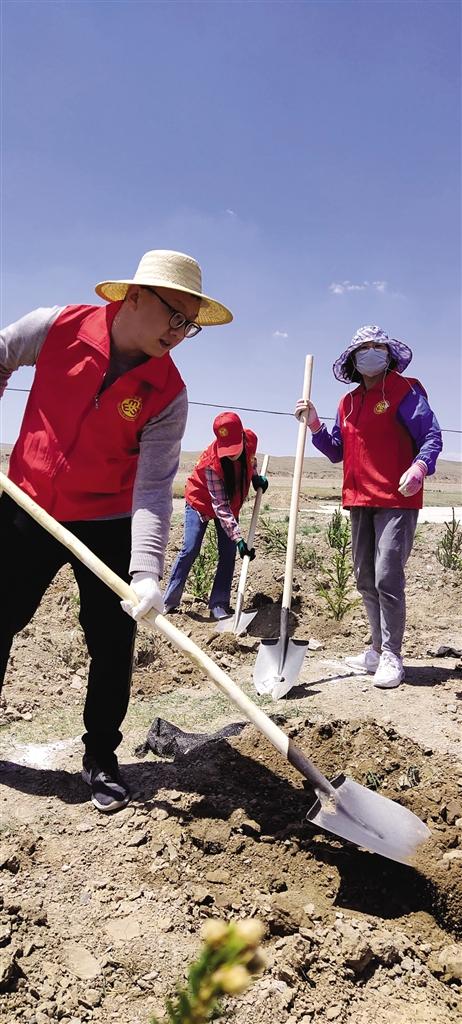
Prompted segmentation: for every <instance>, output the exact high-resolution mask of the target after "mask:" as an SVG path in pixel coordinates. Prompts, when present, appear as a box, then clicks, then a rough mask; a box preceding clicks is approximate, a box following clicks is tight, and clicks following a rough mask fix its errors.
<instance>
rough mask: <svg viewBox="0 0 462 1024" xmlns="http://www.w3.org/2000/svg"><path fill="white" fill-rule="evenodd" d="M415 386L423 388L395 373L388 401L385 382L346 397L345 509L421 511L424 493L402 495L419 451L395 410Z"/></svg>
mask: <svg viewBox="0 0 462 1024" xmlns="http://www.w3.org/2000/svg"><path fill="white" fill-rule="evenodd" d="M414 384H419V385H420V387H422V385H421V384H420V382H419V381H417V380H416V379H415V378H414V377H401V376H400V374H399V373H396V372H394V371H392V372H391V373H389V374H387V376H386V378H385V402H384V401H383V395H382V382H380V383H379V384H377V385H376V386H375V387H373V388H371V390H370V391H366V390H365V388H364V387H363V386H362V385H361V386H360V387H359V388H356V390H355V391H353V392H351V393H350V394H349V395H344V397H343V398H342V400H341V402H340V405H339V420H340V429H341V432H342V439H343V492H342V502H343V506H344V507H345V508H350V507H351V506H353V505H367V506H369V507H372V508H377V507H379V508H422V504H423V489H421V490H420V491H418V492H417V494H414V495H413V497H412V498H404V497H403V495H402V494H400V493H399V491H398V483H399V480H400V477H401V476H402V474H403V473H404V472H405V470H406V469H409V466H410V465H411V463H412V462H413V460H414V459H415V455H416V452H415V449H414V443H413V440H412V437H411V436H410V434H409V433H408V431H407V430H406V429H405V427H403V425H402V424H401V423H400V421H399V419H398V418H397V411H398V408H399V406H400V404H401V402H402V400H403V398H405V396H406V395H407V394H409V391H410V390H411V389H412V387H413V385H414ZM422 390H424V389H423V388H422ZM424 394H425V391H424Z"/></svg>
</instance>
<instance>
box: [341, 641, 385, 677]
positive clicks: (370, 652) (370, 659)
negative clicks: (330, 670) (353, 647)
mask: <svg viewBox="0 0 462 1024" xmlns="http://www.w3.org/2000/svg"><path fill="white" fill-rule="evenodd" d="M379 662H380V654H377V651H374V648H373V647H368V648H367V650H366V651H363V653H362V654H356V655H354V656H353V657H351V658H345V663H346V664H347V665H348V668H352V669H353V672H355V673H356V675H358V676H364V675H366V674H368V675H370V676H373V675H374V672H376V670H377V669H378V667H379Z"/></svg>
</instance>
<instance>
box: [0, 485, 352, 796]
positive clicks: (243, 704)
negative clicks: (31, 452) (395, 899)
mask: <svg viewBox="0 0 462 1024" xmlns="http://www.w3.org/2000/svg"><path fill="white" fill-rule="evenodd" d="M1 490H4V491H6V493H7V494H9V496H10V498H13V501H15V502H16V503H17V504H18V505H20V506H21V508H23V509H24V511H25V512H27V513H28V514H29V515H30V516H32V518H33V519H35V520H36V522H38V523H40V526H43V528H44V529H45V530H47V531H48V533H51V534H52V536H53V537H55V538H56V540H58V541H59V542H60V543H61V544H63V545H64V547H65V548H67V549H68V550H69V551H71V552H72V554H73V555H75V557H76V558H78V559H79V561H81V562H83V564H84V565H86V567H87V569H90V570H91V572H93V573H95V576H98V578H99V579H100V580H102V581H103V583H106V584H107V586H108V587H110V589H111V590H113V591H114V593H116V594H118V596H119V597H120V598H121V599H123V600H128V601H132V602H133V604H138V600H139V598H138V596H137V594H136V593H135V591H134V590H132V588H131V587H130V586H129V585H128V583H125V581H124V580H122V579H121V578H120V576H117V574H116V573H115V572H113V571H112V569H110V568H109V566H107V565H105V563H104V562H102V561H101V559H100V558H98V557H97V556H96V555H95V554H93V552H92V551H90V548H87V546H86V544H82V541H80V540H78V538H77V537H75V536H74V534H73V533H71V531H70V530H67V529H66V527H65V526H62V525H61V523H58V522H57V521H56V519H53V517H52V516H50V515H49V514H48V512H45V510H44V509H43V508H40V505H37V504H36V502H35V501H33V499H32V498H29V496H28V495H27V494H24V491H22V490H21V488H20V487H17V486H16V484H14V483H13V481H12V480H9V478H8V477H6V476H5V474H4V473H1V472H0V491H1ZM142 624H143V626H146V627H147V628H148V629H150V630H152V631H155V630H158V632H159V633H162V634H163V636H165V637H166V639H167V640H169V641H170V643H172V644H173V646H174V647H176V648H177V649H178V650H179V651H182V652H183V654H185V655H186V657H187V658H189V660H190V661H192V662H193V664H194V665H196V666H197V668H199V669H200V670H201V671H202V672H205V674H206V675H207V676H208V677H209V679H211V680H212V682H214V683H215V685H216V686H218V688H219V690H221V691H222V693H224V694H226V696H227V697H229V699H230V700H231V701H232V703H233V704H235V706H236V707H237V708H239V710H240V711H242V713H243V714H244V715H245V716H246V718H248V719H249V721H250V722H252V723H253V725H255V726H256V728H257V729H259V730H260V732H262V733H263V735H264V736H266V738H267V739H268V740H269V742H270V743H272V745H273V747H275V748H276V750H279V752H280V753H281V754H282V755H283V756H284V757H286V758H287V759H288V760H290V761H291V763H292V764H293V765H294V766H295V767H297V768H298V770H299V771H300V770H301V772H302V774H305V775H306V777H307V778H310V779H311V781H312V782H313V785H316V786H317V788H319V789H321V790H322V791H323V792H326V793H327V794H328V795H329V796H330V795H331V791H332V792H333V790H332V787H331V785H330V783H329V782H328V781H327V779H325V778H324V776H323V775H321V774H320V773H319V772H318V771H317V768H315V766H314V765H312V764H311V762H310V761H308V759H307V758H305V757H304V755H303V754H302V752H301V751H299V752H298V756H299V758H300V759H301V760H299V762H298V763H297V758H296V755H294V749H295V748H294V746H293V744H291V745H290V746H291V750H290V758H289V737H288V736H286V734H285V733H284V732H283V731H282V729H280V728H279V726H277V725H276V724H275V723H274V722H272V721H271V719H270V718H268V716H267V715H265V713H264V711H261V710H260V708H257V706H256V705H255V704H254V703H253V702H252V701H251V700H250V699H249V698H248V697H247V696H246V694H245V693H243V692H242V690H240V689H239V687H238V686H237V685H236V683H234V682H233V680H232V679H231V678H230V676H228V675H226V672H223V670H222V669H221V668H219V667H218V665H216V664H215V662H214V661H212V659H211V658H209V657H208V655H207V654H204V652H203V651H201V649H200V647H197V645H196V644H195V643H194V642H193V641H192V640H190V639H189V637H187V636H186V635H185V633H182V632H181V630H180V629H177V628H176V626H173V625H172V623H171V622H170V621H169V620H168V619H166V618H165V617H164V616H163V615H160V614H159V613H157V612H155V611H151V612H149V613H148V614H147V615H145V616H144V617H143V619H142ZM302 764H303V767H302ZM307 769H308V771H310V770H311V769H312V774H311V776H310V775H309V774H307ZM313 773H314V774H313ZM315 780H316V782H315Z"/></svg>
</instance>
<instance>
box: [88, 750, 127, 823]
mask: <svg viewBox="0 0 462 1024" xmlns="http://www.w3.org/2000/svg"><path fill="white" fill-rule="evenodd" d="M82 779H83V781H84V782H86V783H87V785H88V786H90V789H91V799H92V803H94V805H95V807H97V808H98V810H99V811H102V812H103V814H111V812H112V811H120V809H121V808H122V807H126V806H127V804H128V802H129V800H130V790H129V788H128V786H127V784H126V782H124V780H123V778H122V776H121V774H120V772H119V765H118V762H117V758H116V756H115V754H113V756H112V757H111V758H108V760H107V761H104V764H99V763H98V761H97V760H96V758H94V757H92V756H91V755H90V754H84V758H83V767H82Z"/></svg>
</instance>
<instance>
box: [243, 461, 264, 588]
mask: <svg viewBox="0 0 462 1024" xmlns="http://www.w3.org/2000/svg"><path fill="white" fill-rule="evenodd" d="M268 462H269V455H265V456H264V457H263V462H262V466H261V476H265V475H266V470H267V469H268ZM262 496H263V491H262V489H261V487H259V488H258V490H257V493H256V495H255V501H254V504H253V512H252V518H251V520H250V526H249V535H248V537H247V547H248V548H249V549H250V548H251V547H252V544H253V539H254V537H255V530H256V528H257V522H258V516H259V513H260V505H261V499H262ZM249 562H250V558H249V556H248V555H244V558H243V559H242V568H241V575H240V578H239V586H238V588H237V592H238V594H241V595H242V598H244V591H245V584H246V580H247V571H248V568H249Z"/></svg>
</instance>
